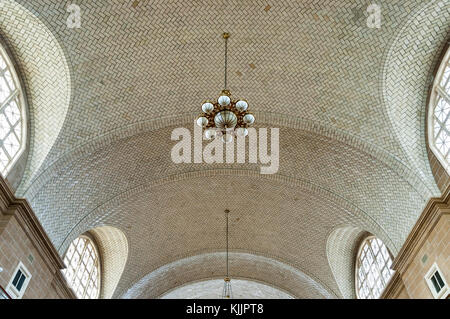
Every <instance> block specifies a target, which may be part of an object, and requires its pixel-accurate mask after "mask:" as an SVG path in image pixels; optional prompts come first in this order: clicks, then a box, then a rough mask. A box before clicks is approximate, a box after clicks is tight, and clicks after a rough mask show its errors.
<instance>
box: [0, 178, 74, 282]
mask: <svg viewBox="0 0 450 319" xmlns="http://www.w3.org/2000/svg"><path fill="white" fill-rule="evenodd" d="M0 213H1V215H9V216H11V215H12V216H14V217H15V218H16V219H17V221H18V223H19V224H20V225H21V227H23V228H25V233H26V234H27V235H28V236H29V238H30V239H31V241H32V243H34V244H35V245H36V246H37V248H38V249H37V250H38V252H39V253H40V254H41V255H42V257H43V259H44V261H45V262H47V264H48V265H49V266H50V267H51V269H52V270H54V271H55V273H58V272H59V270H60V269H63V268H65V265H64V262H63V261H62V259H61V257H60V256H59V254H58V252H57V251H56V249H55V247H54V246H53V244H52V243H51V241H50V239H49V238H48V236H47V234H46V232H45V230H44V228H43V227H42V225H41V224H40V223H39V220H38V219H37V217H36V215H35V214H34V212H33V210H32V209H31V207H30V205H29V203H28V201H27V200H26V199H21V198H16V197H15V196H14V193H13V192H12V190H11V188H10V186H9V185H8V183H7V182H6V181H5V179H4V178H3V177H0Z"/></svg>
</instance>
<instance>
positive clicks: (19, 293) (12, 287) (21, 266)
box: [5, 261, 32, 299]
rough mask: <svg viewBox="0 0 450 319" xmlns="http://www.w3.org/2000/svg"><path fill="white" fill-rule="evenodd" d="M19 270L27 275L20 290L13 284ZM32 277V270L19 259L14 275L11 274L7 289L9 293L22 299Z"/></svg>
mask: <svg viewBox="0 0 450 319" xmlns="http://www.w3.org/2000/svg"><path fill="white" fill-rule="evenodd" d="M19 271H20V272H21V273H22V274H23V275H24V276H25V280H24V282H23V284H22V287H21V288H20V290H18V289H17V288H16V286H15V285H13V281H14V279H15V278H16V276H17V273H18V272H19ZM31 277H32V275H31V272H30V271H29V270H28V269H27V268H26V267H25V265H24V264H23V263H22V262H21V261H19V264H18V265H17V267H16V269H15V270H14V272H13V275H12V276H11V279H10V281H9V283H8V285H7V286H6V289H5V290H6V292H7V293H8V295H9V296H10V297H11V298H12V299H22V297H23V295H24V294H25V291H26V290H27V288H28V284H29V283H30V280H31Z"/></svg>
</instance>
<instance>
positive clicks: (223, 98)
mask: <svg viewBox="0 0 450 319" xmlns="http://www.w3.org/2000/svg"><path fill="white" fill-rule="evenodd" d="M217 102H219V104H220V105H222V106H227V105H230V102H231V99H230V97H229V96H226V95H222V96H220V97H219V99H218V100H217Z"/></svg>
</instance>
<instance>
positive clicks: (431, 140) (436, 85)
mask: <svg viewBox="0 0 450 319" xmlns="http://www.w3.org/2000/svg"><path fill="white" fill-rule="evenodd" d="M445 50H446V51H445V54H444V56H443V58H442V59H441V60H440V64H439V68H438V69H437V72H436V74H435V76H434V79H433V84H432V86H431V92H430V95H429V96H430V98H429V102H428V114H427V135H428V138H427V140H428V141H427V142H428V146H429V147H430V150H431V151H432V152H433V154H434V156H435V157H436V158H437V160H438V161H439V163H440V164H441V165H442V167H443V168H444V169H445V171H446V172H447V174H449V175H450V163H449V162H447V160H446V159H445V158H444V156H443V155H442V154H441V151H440V150H439V149H438V148H437V146H436V138H435V137H434V123H435V119H434V112H435V109H436V106H437V102H438V99H439V97H441V98H443V99H444V100H446V101H447V103H448V104H449V105H450V95H449V94H448V93H447V92H445V90H442V88H441V86H440V82H441V81H442V77H443V75H444V72H445V70H446V69H447V67H449V68H450V48H449V47H448V46H446V48H445ZM445 122H450V115H449V116H448V119H447V120H446V121H444V124H445ZM449 135H450V132H449ZM448 153H449V155H448V156H450V150H449V151H448Z"/></svg>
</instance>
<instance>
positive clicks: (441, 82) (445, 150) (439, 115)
mask: <svg viewBox="0 0 450 319" xmlns="http://www.w3.org/2000/svg"><path fill="white" fill-rule="evenodd" d="M428 138H429V144H430V148H431V150H432V151H433V153H434V154H435V155H436V157H437V158H438V160H439V161H440V162H441V164H442V166H443V167H444V168H445V169H446V170H447V172H448V173H449V174H450V153H449V151H450V49H449V50H447V53H446V54H445V56H444V59H443V60H442V63H441V66H440V67H439V69H438V72H437V73H436V78H435V80H434V85H433V91H432V93H431V97H430V106H429V113H428Z"/></svg>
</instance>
